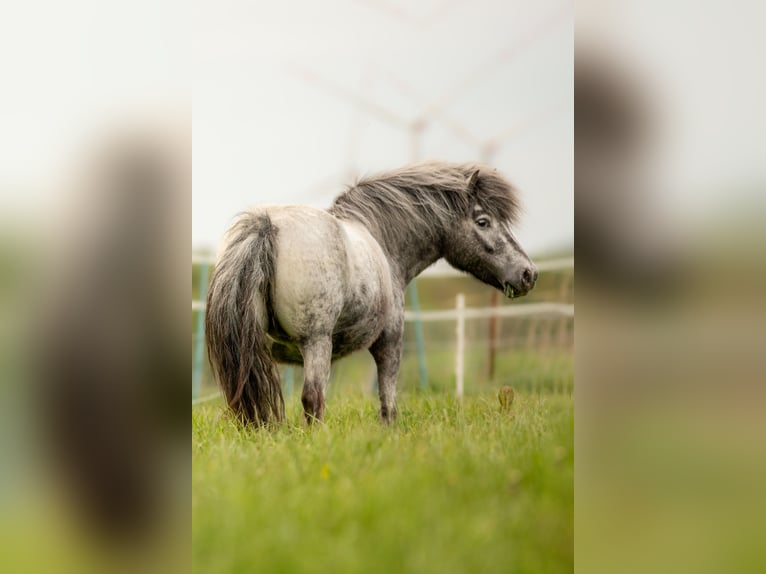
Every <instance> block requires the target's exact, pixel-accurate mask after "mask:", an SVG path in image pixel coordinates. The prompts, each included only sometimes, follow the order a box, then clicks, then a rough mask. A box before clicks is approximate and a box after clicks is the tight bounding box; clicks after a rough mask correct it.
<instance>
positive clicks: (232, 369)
mask: <svg viewBox="0 0 766 574" xmlns="http://www.w3.org/2000/svg"><path fill="white" fill-rule="evenodd" d="M275 238H276V229H275V228H274V226H273V225H272V223H271V220H270V219H269V216H268V215H266V214H265V213H246V214H243V215H242V216H241V217H240V218H239V219H238V221H237V222H236V223H235V224H234V225H233V226H232V228H231V230H230V231H229V234H228V238H227V239H228V244H227V246H226V248H225V249H224V251H223V253H222V254H221V255H220V257H219V258H218V261H217V263H216V267H215V271H214V272H213V276H212V278H211V280H210V287H209V290H208V295H207V304H206V310H207V312H206V315H205V339H206V341H207V352H208V358H209V360H210V364H211V366H212V367H213V371H214V373H215V374H216V376H217V377H218V381H219V384H220V385H221V389H222V390H223V393H224V395H225V397H226V401H227V403H228V405H229V408H230V409H231V410H232V412H233V413H234V414H235V415H236V416H237V417H238V418H239V419H241V420H242V421H243V422H245V423H251V422H252V423H256V424H266V423H268V422H271V421H277V422H278V421H281V420H282V419H283V418H284V414H285V404H284V399H283V398H282V387H281V385H280V382H279V372H278V371H277V365H276V363H275V361H274V359H273V357H272V356H271V342H270V341H269V339H268V337H267V336H266V324H267V313H268V307H269V301H270V297H271V296H270V291H271V285H272V280H273V279H272V278H273V277H274V257H275V255H274V253H275V247H276V245H275Z"/></svg>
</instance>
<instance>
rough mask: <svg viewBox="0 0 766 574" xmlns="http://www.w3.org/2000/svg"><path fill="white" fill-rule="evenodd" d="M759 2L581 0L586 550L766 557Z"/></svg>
mask: <svg viewBox="0 0 766 574" xmlns="http://www.w3.org/2000/svg"><path fill="white" fill-rule="evenodd" d="M764 16H766V13H764V8H763V6H762V5H760V4H758V3H752V2H733V3H732V2H728V3H723V2H718V3H716V2H713V3H690V2H651V1H650V2H633V1H618V2H608V3H607V2H599V1H582V2H578V4H577V14H576V20H575V28H576V30H577V39H576V42H575V90H574V93H575V118H576V124H575V125H576V129H575V154H576V164H575V201H576V234H575V235H576V238H575V244H576V253H577V263H578V268H579V271H580V274H579V276H578V284H577V317H578V319H577V369H576V377H577V385H576V390H575V403H576V418H577V425H576V437H575V438H576V440H575V442H576V448H577V460H576V468H575V475H576V503H575V516H576V518H575V528H576V532H577V547H576V552H577V561H576V564H577V569H578V570H580V571H582V572H615V571H619V572H678V571H683V572H689V571H693V572H757V571H761V570H763V568H764V564H765V563H766V559H765V558H764V552H763V544H762V543H761V538H762V536H761V527H760V524H761V522H762V520H761V517H762V516H763V512H764V504H763V501H764V498H763V496H762V494H761V490H762V486H761V485H763V483H764V479H765V478H766V465H765V464H764V461H765V460H766V457H764V454H766V453H764V445H766V441H764V438H766V432H765V431H766V426H765V425H764V424H763V422H764V419H763V416H762V412H763V409H762V405H763V382H764V380H766V378H765V377H764V372H765V371H766V370H765V369H764V367H765V366H766V365H765V364H764V353H763V350H764V341H766V337H765V335H766V333H765V332H764V328H763V326H764V325H765V324H766V322H764V319H766V312H765V311H766V309H765V308H764V304H763V289H764V286H765V285H764V278H765V277H766V273H765V272H764V271H766V269H764V262H765V261H766V259H765V258H764V254H763V247H764V245H766V242H765V241H764V239H766V237H764V228H763V224H762V222H763V218H764V215H766V210H764V207H766V204H765V201H764V199H765V198H764V190H765V189H766V163H765V162H764V149H765V148H764V145H763V142H762V140H763V133H764V128H766V115H764V113H763V110H762V105H763V104H762V102H763V101H764V96H766V82H765V81H764V75H763V73H761V71H760V70H761V68H762V67H763V66H762V63H761V60H762V55H763V53H764V46H763V30H762V22H763V21H764Z"/></svg>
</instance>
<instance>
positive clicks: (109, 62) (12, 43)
mask: <svg viewBox="0 0 766 574" xmlns="http://www.w3.org/2000/svg"><path fill="white" fill-rule="evenodd" d="M572 44H573V33H572V7H571V3H570V2H563V3H562V2H561V0H557V1H555V2H554V1H551V0H536V1H535V2H529V1H528V0H524V1H507V0H476V1H472V2H467V1H454V0H431V1H429V0H418V1H417V2H412V1H407V0H323V1H322V2H317V1H312V0H288V1H279V2H277V1H273V2H267V1H258V2H253V1H246V0H238V1H234V0H217V1H215V2H213V1H210V0H194V1H193V2H192V3H187V2H184V1H183V0H165V1H163V2H154V1H152V0H135V1H134V2H130V3H111V2H109V3H104V2H100V1H99V0H69V1H67V2H59V3H57V2H51V1H50V0H28V1H27V2H16V3H11V4H9V5H8V7H7V8H4V17H3V18H2V19H0V69H2V79H3V80H4V81H3V90H2V93H0V126H2V128H0V174H1V176H0V177H1V178H2V179H1V180H0V211H3V212H4V213H6V214H8V213H17V212H18V213H21V212H23V211H24V210H32V211H34V210H36V209H38V208H45V206H48V205H49V202H48V201H47V199H46V196H45V194H46V193H47V192H49V191H50V190H53V189H55V188H56V186H57V185H59V184H60V183H61V180H60V177H61V175H64V174H65V173H66V171H67V170H68V169H72V168H75V167H76V166H77V165H78V162H79V161H80V160H81V159H82V158H81V157H79V155H81V154H82V152H83V149H84V143H85V142H86V141H89V138H91V137H93V136H94V134H96V141H97V134H98V132H99V131H103V130H104V128H105V127H107V128H108V126H110V125H113V124H117V125H119V124H120V123H123V124H124V123H127V124H130V123H131V121H133V118H134V117H135V118H141V117H144V116H146V115H149V116H151V115H152V114H155V115H156V114H159V116H163V114H166V112H168V110H180V112H181V114H180V115H181V117H182V118H184V116H183V114H184V113H185V114H186V116H185V118H188V113H189V109H190V108H192V109H193V113H192V118H193V119H192V122H193V147H194V157H193V205H192V211H193V221H192V247H193V248H197V249H200V248H201V249H210V250H215V248H216V247H217V244H218V242H219V241H220V238H221V236H222V235H223V233H224V232H225V230H226V228H227V227H228V225H229V224H230V222H231V220H232V217H233V216H234V215H235V214H236V213H238V212H240V211H242V210H244V209H247V208H249V207H252V206H255V205H258V204H261V203H307V204H311V205H315V206H321V207H327V206H328V205H329V204H330V201H331V199H332V197H333V196H334V195H336V194H337V193H339V192H340V191H341V190H342V189H343V185H344V184H348V183H350V182H351V181H352V180H353V178H354V174H360V173H365V172H367V173H369V172H374V171H376V170H381V169H389V168H396V167H399V166H401V165H403V164H405V163H407V162H409V161H411V160H412V159H413V158H414V157H415V155H416V152H415V150H414V149H413V144H412V138H411V136H410V130H409V126H410V125H411V124H412V122H413V121H414V120H416V119H417V118H419V117H422V116H423V115H424V114H426V112H427V111H428V114H427V115H428V117H429V121H428V122H427V124H426V127H425V129H424V131H423V137H422V143H421V145H420V147H419V151H418V152H417V156H418V157H419V159H445V160H455V161H469V160H476V159H480V158H482V157H483V155H482V151H481V149H482V145H481V144H482V143H483V142H487V141H490V140H492V139H493V138H494V139H497V140H498V146H497V149H496V152H495V153H494V154H493V155H492V156H491V163H492V164H493V165H494V166H495V167H497V168H499V169H500V170H501V171H502V172H503V173H504V174H505V175H506V176H507V177H508V178H509V179H510V180H511V181H512V182H513V183H515V184H516V186H517V187H518V188H519V189H520V191H521V193H522V196H523V199H524V203H525V205H526V216H525V217H524V219H523V222H522V226H521V227H520V229H519V230H518V236H519V238H520V240H521V241H522V242H523V243H524V244H525V246H526V247H527V250H528V251H529V252H530V253H532V254H537V253H540V252H541V251H544V250H546V249H548V248H559V247H562V246H564V247H566V246H569V245H571V243H572V237H573V197H572V179H573V176H572V171H573V150H572V146H573V119H572V118H573V113H572V109H573V102H572V89H573V86H572V74H573V63H572V60H573V57H572V53H573V46H572ZM187 121H188V120H187Z"/></svg>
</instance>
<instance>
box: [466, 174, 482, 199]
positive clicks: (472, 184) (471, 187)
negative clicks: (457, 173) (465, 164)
mask: <svg viewBox="0 0 766 574" xmlns="http://www.w3.org/2000/svg"><path fill="white" fill-rule="evenodd" d="M477 185H479V170H478V169H475V170H473V173H472V174H471V176H470V177H469V178H468V185H467V186H466V189H467V190H468V193H469V194H471V195H473V194H474V192H475V191H476V186H477Z"/></svg>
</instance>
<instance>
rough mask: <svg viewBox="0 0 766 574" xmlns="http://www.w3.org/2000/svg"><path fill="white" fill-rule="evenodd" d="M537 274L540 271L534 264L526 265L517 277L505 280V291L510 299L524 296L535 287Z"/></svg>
mask: <svg viewBox="0 0 766 574" xmlns="http://www.w3.org/2000/svg"><path fill="white" fill-rule="evenodd" d="M537 276H538V271H537V268H536V267H535V266H534V265H530V266H529V267H524V268H523V269H522V270H521V272H520V273H519V274H518V275H517V276H516V277H514V278H513V279H509V280H506V281H504V282H503V293H505V296H506V297H508V298H509V299H513V298H515V297H523V296H524V295H526V294H527V293H529V292H530V291H531V290H532V289H534V287H535V283H537Z"/></svg>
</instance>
